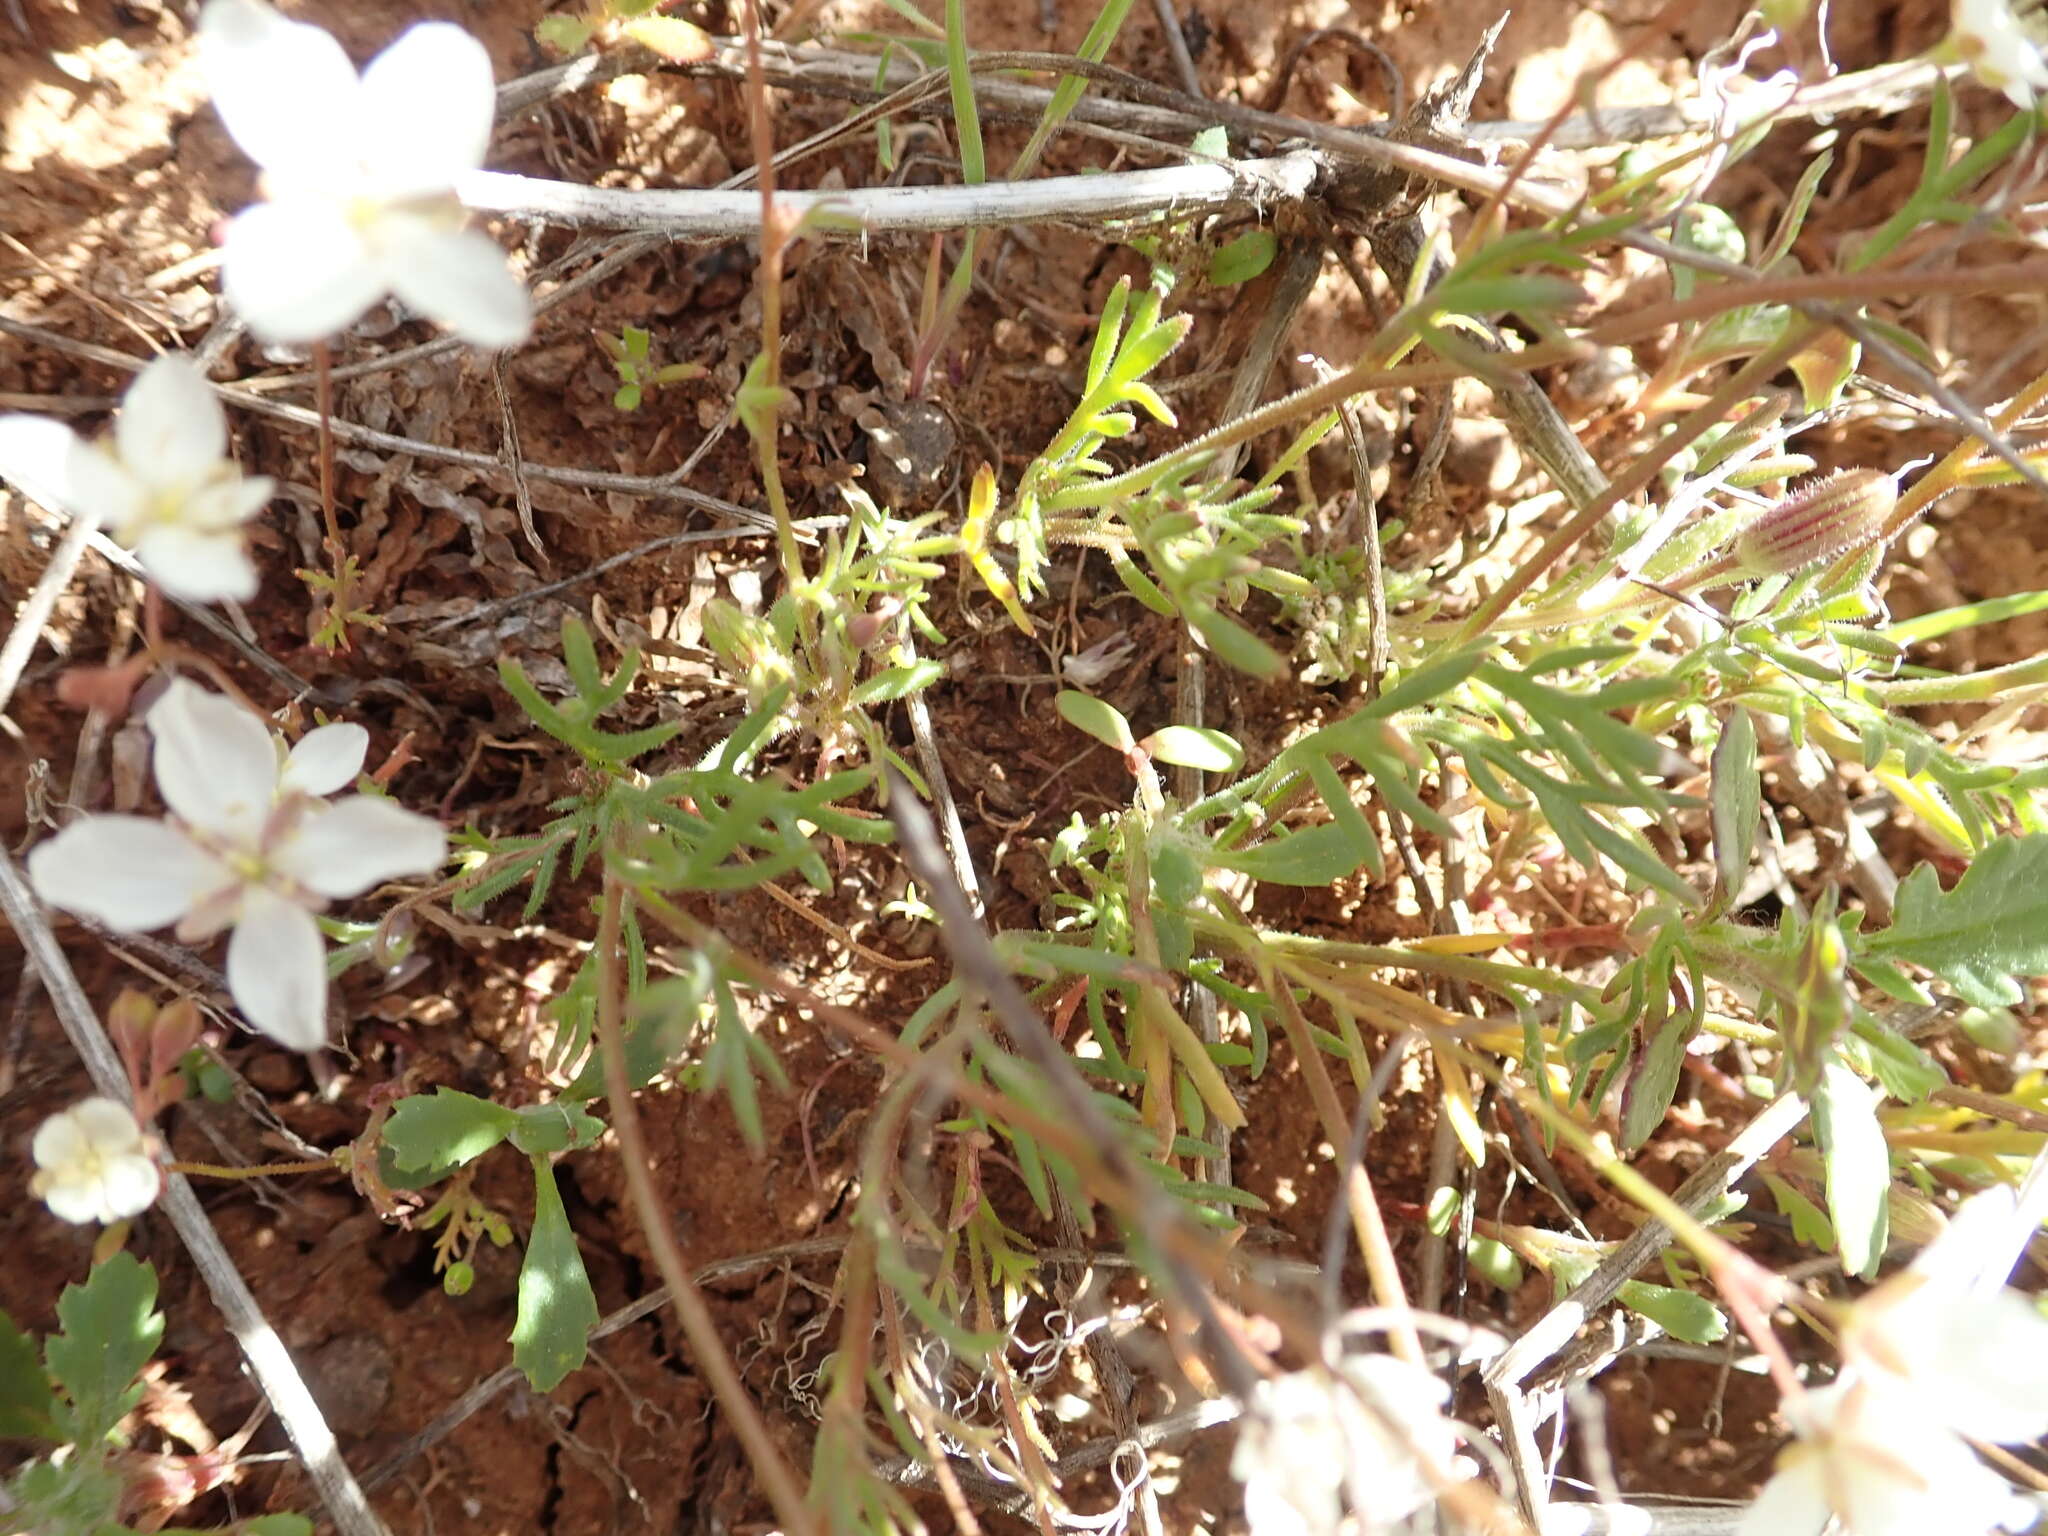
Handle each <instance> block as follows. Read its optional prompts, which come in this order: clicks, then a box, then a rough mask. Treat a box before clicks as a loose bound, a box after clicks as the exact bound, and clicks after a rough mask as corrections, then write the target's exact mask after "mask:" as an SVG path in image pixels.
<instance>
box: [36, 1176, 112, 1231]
mask: <svg viewBox="0 0 2048 1536" xmlns="http://www.w3.org/2000/svg"><path fill="white" fill-rule="evenodd" d="M35 1191H36V1193H37V1194H39V1195H41V1196H42V1197H43V1204H45V1205H47V1206H48V1207H49V1208H50V1214H51V1215H53V1216H55V1217H57V1218H58V1219H59V1220H60V1221H68V1222H70V1223H72V1224H73V1225H74V1226H80V1227H84V1226H90V1225H92V1224H93V1223H95V1222H98V1223H100V1224H102V1225H104V1224H105V1223H106V1222H108V1221H110V1220H118V1219H119V1218H117V1217H112V1216H110V1215H109V1214H108V1212H107V1201H106V1196H105V1195H104V1194H103V1193H102V1192H101V1190H100V1186H99V1181H98V1180H97V1179H41V1178H39V1179H37V1180H36V1183H35Z"/></svg>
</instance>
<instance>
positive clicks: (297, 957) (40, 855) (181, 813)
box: [28, 678, 448, 1051]
mask: <svg viewBox="0 0 2048 1536" xmlns="http://www.w3.org/2000/svg"><path fill="white" fill-rule="evenodd" d="M148 718H149V728H150V732H151V734H152V735H153V736H154V737H155V754H154V765H155V769H156V782H157V788H158V790H159V791H160V792H161V793H162V795H163V797H164V803H165V805H167V806H168V807H169V808H170V816H169V817H168V818H167V819H165V820H163V821H157V820H154V819H152V818H150V817H146V816H122V815H109V816H84V817H81V818H80V819H79V820H77V821H74V822H73V823H72V824H71V825H70V826H68V827H66V828H65V829H64V830H63V831H62V832H60V833H58V834H57V836H55V837H53V838H51V839H49V840H48V841H47V842H44V843H41V844H39V845H38V846H37V847H36V848H35V849H34V850H33V851H32V852H31V853H30V854H29V861H28V867H29V877H30V879H31V881H32V882H33V883H34V885H35V888H36V890H37V892H38V894H40V895H41V896H42V898H43V899H44V900H45V901H48V902H50V903H51V904H53V905H55V906H59V907H66V908H69V909H70V910H71V911H74V912H81V913H84V914H86V915H87V916H89V917H94V918H97V919H98V920H99V921H101V922H103V923H105V924H106V925H107V926H108V927H110V928H115V929H119V930H122V931H124V932H139V931H141V930H143V929H148V928H160V927H162V926H163V925H164V924H166V923H171V922H175V923H177V925H178V930H177V931H178V937H179V938H180V939H182V940H184V941H185V942H187V943H196V942H199V941H201V940H204V939H208V938H211V937H212V936H213V935H215V934H217V933H219V932H220V931H221V930H222V929H224V928H229V927H232V928H233V929H234V936H233V937H232V938H231V939H230V940H229V941H228V987H229V990H230V991H232V992H233V993H234V997H235V1002H236V1003H237V1004H238V1005H239V1006H240V1007H241V1009H242V1012H243V1013H244V1014H245V1015H246V1016H247V1017H248V1020H249V1022H250V1023H251V1024H254V1025H255V1026H256V1027H257V1028H258V1029H260V1030H262V1031H263V1032H264V1033H265V1034H267V1035H270V1036H272V1037H273V1038H275V1039H276V1040H278V1041H280V1042H282V1043H283V1044H285V1045H288V1046H290V1047H292V1048H293V1049H294V1050H301V1051H311V1050H317V1049H318V1048H319V1047H320V1046H321V1045H323V1044H324V1043H325V1042H326V1038H327V1021H326V1014H327V969H326V965H327V946H326V942H325V940H324V939H323V938H322V936H321V933H320V927H319V924H318V923H317V922H316V921H315V920H314V917H313V914H314V913H315V912H317V911H319V910H320V909H321V908H323V907H324V906H326V904H327V902H328V900H329V899H331V898H338V897H344V896H354V895H358V894H360V893H361V892H363V891H365V890H367V889H369V888H370V887H371V886H373V885H376V884H378V883H380V882H382V881H384V880H388V879H391V878H393V877H394V876H398V875H413V874H424V873H427V872H430V871H432V870H433V869H435V868H437V867H438V866H439V865H440V864H441V862H442V860H443V859H445V858H446V856H447V851H448V841H447V837H446V835H445V834H444V833H443V832H442V830H441V827H440V825H439V824H438V823H436V822H434V821H432V820H430V819H429V818H427V817H425V816H420V815H416V814H415V813H413V812H411V811H408V810H405V809H403V808H402V807H400V806H397V805H394V804H393V803H392V802H391V801H389V800H386V799H383V798H381V797H379V796H375V795H350V796H348V797H346V798H344V799H341V800H338V801H335V802H332V803H329V802H328V801H327V800H326V799H325V798H324V797H325V796H327V795H330V794H332V793H334V792H335V791H336V790H339V789H341V788H343V787H344V786H346V785H347V784H349V783H351V782H352V781H353V780H354V779H355V776H356V775H357V773H359V772H360V771H361V769H362V766H363V758H364V755H365V753H366V752H367V751H368V750H369V735H368V733H367V732H365V731H364V730H363V728H362V727H361V726H359V725H345V724H336V725H324V726H321V727H320V728H319V729H317V730H313V731H309V732H307V733H306V735H305V736H304V737H302V738H301V739H300V741H299V743H298V745H297V746H295V747H293V748H292V749H291V752H290V754H289V756H286V755H284V754H283V753H282V752H281V750H280V746H279V743H278V742H277V740H276V738H274V737H273V736H272V735H271V733H270V731H269V729H268V728H267V727H266V726H265V725H264V723H263V722H262V721H261V720H259V719H258V718H257V717H256V716H255V715H254V714H252V713H250V712H249V711H248V710H246V709H243V708H242V707H241V706H240V705H237V704H235V703H233V702H231V701H230V700H228V699H225V698H222V697H221V696H220V695H218V694H212V693H208V692H207V691H206V690H204V689H203V688H199V687H197V686H195V685H194V684H192V683H189V682H186V681H184V680H183V679H182V678H181V679H177V680H174V681H173V682H172V683H171V685H170V687H169V688H168V689H166V690H165V691H164V694H163V697H162V698H160V699H159V700H157V702H156V704H155V705H154V707H152V708H151V710H150V711H149V717H148Z"/></svg>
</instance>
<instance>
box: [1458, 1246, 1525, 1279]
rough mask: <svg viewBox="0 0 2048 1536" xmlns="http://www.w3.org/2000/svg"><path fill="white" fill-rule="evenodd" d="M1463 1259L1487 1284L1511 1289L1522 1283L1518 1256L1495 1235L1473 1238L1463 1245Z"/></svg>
mask: <svg viewBox="0 0 2048 1536" xmlns="http://www.w3.org/2000/svg"><path fill="white" fill-rule="evenodd" d="M1465 1259H1466V1261H1467V1262H1468V1263H1469V1264H1471V1266H1472V1273H1473V1274H1475V1275H1477V1276H1479V1278H1480V1279H1482V1280H1484V1281H1485V1282H1486V1283H1487V1284H1488V1285H1491V1286H1495V1287H1497V1288H1498V1289H1500V1290H1503V1291H1512V1290H1514V1289H1515V1288H1516V1287H1517V1286H1519V1285H1520V1284H1521V1283H1522V1260H1521V1258H1520V1256H1519V1255H1517V1254H1516V1252H1515V1250H1514V1249H1512V1248H1510V1247H1509V1246H1508V1245H1507V1244H1506V1243H1504V1242H1502V1241H1501V1240H1500V1239H1499V1238H1497V1237H1475V1238H1473V1239H1472V1241H1471V1242H1469V1243H1467V1244H1466V1245H1465Z"/></svg>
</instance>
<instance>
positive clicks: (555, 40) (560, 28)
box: [533, 14, 590, 53]
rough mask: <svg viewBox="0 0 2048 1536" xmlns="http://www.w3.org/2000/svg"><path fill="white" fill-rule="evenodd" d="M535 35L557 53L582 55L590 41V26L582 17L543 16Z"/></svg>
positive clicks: (534, 31) (534, 32) (534, 30)
mask: <svg viewBox="0 0 2048 1536" xmlns="http://www.w3.org/2000/svg"><path fill="white" fill-rule="evenodd" d="M533 35H534V36H535V37H536V38H538V39H539V40H540V42H541V43H542V44H543V45H545V46H546V47H549V48H552V49H554V50H555V52H557V53H581V52H582V51H583V47H584V44H586V43H588V42H589V41H590V26H589V23H587V22H585V21H584V20H583V19H582V18H581V17H580V16H570V15H566V14H564V15H558V16H543V17H541V19H540V25H538V26H536V27H535V28H534V29H533Z"/></svg>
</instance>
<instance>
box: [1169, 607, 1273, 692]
mask: <svg viewBox="0 0 2048 1536" xmlns="http://www.w3.org/2000/svg"><path fill="white" fill-rule="evenodd" d="M1188 623H1189V624H1191V625H1193V626H1194V628H1195V630H1196V632H1197V633H1199V634H1200V635H1201V637H1202V638H1203V639H1204V640H1206V641H1208V642H1209V648H1210V649H1211V650H1213V651H1214V652H1215V653H1216V654H1217V655H1218V656H1221V657H1222V658H1223V659H1224V660H1225V661H1227V662H1228V663H1230V665H1231V666H1233V667H1235V668H1237V670H1238V671H1240V672H1249V673H1250V674H1251V675H1252V676H1253V677H1271V676H1272V675H1273V674H1274V673H1276V672H1278V671H1279V670H1280V669H1281V668H1282V667H1283V666H1285V665H1286V663H1285V661H1284V660H1283V659H1282V658H1281V655H1280V653H1279V652H1278V651H1276V650H1274V649H1273V647H1272V646H1270V645H1268V644H1266V642H1265V641H1263V640H1261V639H1260V638H1259V637H1258V636H1257V635H1255V634H1253V633H1252V632H1251V631H1250V630H1248V629H1246V628H1245V627H1244V626H1243V625H1242V624H1239V623H1238V622H1237V621H1236V620H1234V619H1229V618H1225V617H1224V616H1223V615H1222V614H1220V613H1218V612H1217V611H1216V610H1215V609H1213V608H1209V609H1203V610H1200V611H1198V612H1195V613H1191V614H1189V615H1188Z"/></svg>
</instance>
